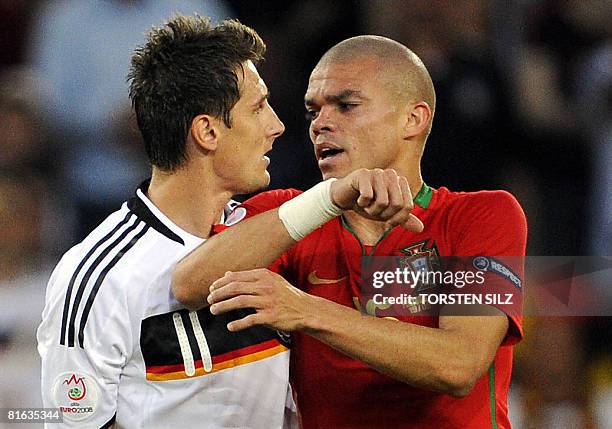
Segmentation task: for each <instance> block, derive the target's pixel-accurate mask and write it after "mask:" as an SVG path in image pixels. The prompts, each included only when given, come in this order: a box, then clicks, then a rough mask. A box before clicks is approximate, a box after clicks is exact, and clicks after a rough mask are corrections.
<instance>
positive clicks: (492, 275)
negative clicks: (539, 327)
mask: <svg viewBox="0 0 612 429" xmlns="http://www.w3.org/2000/svg"><path fill="white" fill-rule="evenodd" d="M469 195H470V196H469V197H466V198H464V199H463V200H462V201H460V202H459V204H461V207H459V208H458V209H457V210H454V211H453V213H455V214H454V215H453V217H452V218H451V219H449V221H450V223H451V225H452V226H453V230H454V231H456V237H454V240H453V242H454V249H453V255H456V256H462V257H469V258H461V259H462V260H467V259H469V260H470V261H471V262H470V264H471V265H472V266H473V267H472V268H476V269H478V270H481V271H483V273H484V278H485V283H484V285H473V286H470V287H465V288H464V289H463V290H462V292H463V293H469V292H472V291H473V290H472V289H477V288H479V287H483V286H484V288H485V289H484V292H485V294H487V295H486V297H487V298H491V299H493V301H492V302H491V305H493V306H494V307H496V308H498V309H499V310H501V311H502V312H504V313H505V314H506V315H507V316H508V318H509V321H510V326H509V328H508V334H507V336H506V339H505V340H504V342H505V343H506V344H508V343H509V344H513V343H516V342H518V341H520V339H521V338H522V336H523V327H522V310H523V287H524V278H525V270H524V262H525V261H524V257H525V248H526V244H527V220H526V217H525V213H524V212H523V209H522V208H521V206H520V204H519V203H518V201H517V200H516V199H515V198H514V197H513V196H512V195H511V194H510V193H508V192H505V191H482V192H477V193H474V194H469ZM479 291H480V292H482V291H483V290H482V289H479ZM495 297H497V298H495ZM510 302H511V304H509V303H510Z"/></svg>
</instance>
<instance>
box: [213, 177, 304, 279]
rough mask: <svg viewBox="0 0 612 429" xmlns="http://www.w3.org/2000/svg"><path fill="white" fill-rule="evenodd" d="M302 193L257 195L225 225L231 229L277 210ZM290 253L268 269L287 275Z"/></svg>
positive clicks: (282, 192) (289, 190) (294, 190)
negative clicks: (244, 220)
mask: <svg viewBox="0 0 612 429" xmlns="http://www.w3.org/2000/svg"><path fill="white" fill-rule="evenodd" d="M301 193H302V191H299V190H297V189H275V190H273V191H267V192H262V193H260V194H257V195H255V196H254V197H251V198H249V199H248V200H246V201H245V202H244V203H242V204H240V205H239V206H237V207H235V208H234V210H232V212H231V213H230V215H229V216H228V217H227V220H226V222H225V225H226V226H228V227H231V226H233V225H235V224H237V223H238V222H240V221H242V220H243V219H248V218H250V217H253V216H255V215H258V214H260V213H264V212H266V211H268V210H272V209H275V208H277V207H279V206H280V205H281V204H283V203H284V202H285V201H289V200H290V199H292V198H295V197H296V196H298V195H299V194H301ZM215 232H221V229H215ZM289 252H290V251H287V252H285V253H283V254H282V255H281V256H280V258H278V259H277V260H276V261H274V262H273V263H272V265H270V266H269V267H268V269H269V270H270V271H274V272H275V273H278V274H281V275H283V274H285V273H286V272H287V269H288V266H289Z"/></svg>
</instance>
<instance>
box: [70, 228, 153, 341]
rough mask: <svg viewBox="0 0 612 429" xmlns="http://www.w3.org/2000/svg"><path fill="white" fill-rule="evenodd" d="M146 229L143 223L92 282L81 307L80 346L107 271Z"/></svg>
mask: <svg viewBox="0 0 612 429" xmlns="http://www.w3.org/2000/svg"><path fill="white" fill-rule="evenodd" d="M148 230H149V225H146V224H145V226H144V228H142V230H141V231H140V232H139V233H138V234H136V235H135V236H134V237H132V239H131V240H130V241H129V242H128V243H127V244H126V245H125V246H123V248H122V249H121V250H120V251H119V253H117V254H116V255H115V257H114V258H113V259H112V260H111V261H110V262H109V263H108V265H107V266H106V267H105V268H104V269H103V270H102V271H101V272H100V274H99V275H98V278H97V280H96V282H95V283H94V286H93V288H92V290H91V292H90V293H89V298H87V303H86V304H85V307H84V308H83V314H82V315H81V323H80V324H79V346H80V347H81V348H83V341H84V338H85V334H84V332H85V325H86V324H87V318H88V317H89V312H90V311H91V307H92V305H93V303H94V300H95V299H96V295H97V294H98V290H100V286H101V285H102V282H103V281H104V279H105V278H106V275H107V274H108V272H109V271H110V270H112V269H113V267H114V266H115V265H116V264H117V262H119V260H121V258H123V257H124V256H125V254H126V253H127V252H129V250H130V249H131V248H132V247H134V245H135V244H136V243H137V242H138V240H140V238H141V237H142V236H143V235H145V234H146V232H147V231H148Z"/></svg>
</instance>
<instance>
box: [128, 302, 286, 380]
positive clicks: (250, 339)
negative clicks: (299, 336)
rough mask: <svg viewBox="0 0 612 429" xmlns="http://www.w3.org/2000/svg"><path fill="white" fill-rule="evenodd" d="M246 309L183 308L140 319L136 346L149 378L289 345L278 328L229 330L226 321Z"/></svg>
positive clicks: (191, 372)
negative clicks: (215, 313) (222, 311)
mask: <svg viewBox="0 0 612 429" xmlns="http://www.w3.org/2000/svg"><path fill="white" fill-rule="evenodd" d="M190 313H191V314H190ZM249 313H250V312H249V311H244V310H241V311H236V312H232V313H228V314H224V315H219V316H213V315H212V314H211V313H210V311H209V310H208V308H205V309H202V310H199V311H197V312H190V311H188V310H187V309H182V310H177V311H173V312H170V313H164V314H159V315H156V316H152V317H149V318H147V319H145V320H143V321H142V324H141V334H140V346H141V350H142V354H143V357H144V361H145V366H146V378H147V380H149V381H166V380H178V379H184V378H192V377H197V376H202V375H208V374H213V373H215V372H218V371H222V370H224V369H228V368H233V367H236V366H240V365H245V364H248V363H252V362H256V361H258V360H262V359H266V358H268V357H271V356H274V355H277V354H279V353H282V352H284V351H286V350H287V349H288V347H289V343H288V342H286V341H285V340H284V339H283V337H281V336H280V335H279V334H278V332H276V331H273V330H271V329H268V328H264V327H254V328H250V329H246V330H244V331H241V332H229V331H228V330H227V324H228V323H229V322H230V321H232V320H236V319H239V318H242V317H244V316H246V315H247V314H249ZM177 319H179V320H178V323H177ZM194 325H195V326H194ZM198 331H199V335H200V340H199V341H198V338H197V337H198ZM202 334H203V337H204V338H202ZM202 348H204V350H202ZM207 357H209V359H210V363H211V366H210V367H209V368H208V369H209V370H208V371H207V370H206V369H205V367H206V365H205V364H204V362H205V360H206V358H207Z"/></svg>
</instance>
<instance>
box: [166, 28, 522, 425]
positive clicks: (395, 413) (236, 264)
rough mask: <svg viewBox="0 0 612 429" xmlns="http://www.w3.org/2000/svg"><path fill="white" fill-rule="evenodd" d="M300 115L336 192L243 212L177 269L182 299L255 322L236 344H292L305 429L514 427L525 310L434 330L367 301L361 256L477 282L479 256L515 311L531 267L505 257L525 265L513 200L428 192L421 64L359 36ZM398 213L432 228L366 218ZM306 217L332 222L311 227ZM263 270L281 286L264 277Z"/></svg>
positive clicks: (286, 195)
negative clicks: (281, 335) (511, 393)
mask: <svg viewBox="0 0 612 429" xmlns="http://www.w3.org/2000/svg"><path fill="white" fill-rule="evenodd" d="M305 104H306V109H307V111H308V115H309V116H310V118H311V122H310V137H311V139H312V142H313V144H314V150H315V153H316V156H317V159H318V162H319V167H320V169H321V172H322V173H323V178H324V179H327V180H326V181H325V182H323V183H324V184H325V183H327V184H328V188H327V189H328V193H327V194H325V193H320V194H317V195H315V194H314V193H313V192H312V190H309V191H306V192H305V193H300V192H298V191H294V190H279V191H270V192H266V193H262V194H259V195H257V196H255V197H253V198H252V199H250V200H248V201H246V202H245V203H244V204H243V205H242V206H241V207H240V208H238V209H236V210H235V212H234V217H233V219H232V218H230V223H231V224H234V223H237V222H238V223H237V225H236V226H233V227H231V228H229V229H227V230H225V231H223V232H222V233H221V234H218V235H216V236H215V237H213V238H211V239H209V240H208V241H207V242H206V243H205V244H204V245H202V246H201V247H200V248H198V249H196V250H195V251H194V252H193V253H192V254H191V255H189V256H188V257H187V258H186V259H185V260H183V261H182V262H181V263H180V264H179V265H178V267H177V270H176V272H175V274H174V279H173V289H174V292H175V295H176V296H177V298H178V299H179V300H180V301H182V302H183V303H184V304H185V305H187V306H188V307H192V308H199V307H202V306H203V305H205V304H206V299H208V301H209V302H210V303H211V304H212V306H211V309H210V310H211V312H212V313H213V314H221V313H225V312H227V311H230V310H234V309H238V308H253V309H254V310H255V311H254V312H253V313H252V314H250V315H248V316H246V317H245V318H243V319H240V320H236V321H234V322H232V323H230V324H229V325H228V327H229V329H230V330H232V331H240V330H243V329H246V328H249V327H252V326H256V325H266V326H271V327H274V328H275V329H280V330H283V331H291V332H292V333H293V334H292V342H293V345H292V351H291V365H292V366H291V372H292V385H293V387H294V393H295V397H296V400H297V403H298V408H299V411H300V414H301V423H302V426H303V427H304V428H487V427H489V428H509V427H510V422H509V419H508V407H507V393H508V388H509V384H510V376H511V368H512V347H513V345H514V344H515V343H516V342H517V341H519V340H520V339H521V337H522V321H521V316H520V303H519V305H518V308H519V311H517V310H516V307H514V311H509V310H508V307H505V306H503V305H500V304H499V303H494V304H492V305H486V304H472V305H466V304H452V305H451V304H449V305H444V306H441V307H440V308H439V309H438V313H437V314H436V315H435V316H430V315H428V316H423V315H421V314H419V311H418V310H419V309H416V310H415V313H414V314H412V313H410V312H406V313H402V314H394V317H393V318H389V317H385V316H386V315H387V313H386V312H385V310H388V308H387V307H388V306H387V307H386V306H381V305H378V304H376V303H375V302H373V301H367V302H365V303H364V302H363V301H362V300H360V295H361V289H360V277H361V259H362V256H367V255H374V256H379V255H397V256H401V257H406V258H408V259H409V260H412V261H416V260H419V261H421V262H422V263H426V264H431V263H433V262H434V261H435V260H436V259H438V258H440V257H444V256H464V257H474V266H476V267H477V268H478V267H482V265H480V264H477V263H476V259H478V257H483V256H484V258H480V262H483V261H484V262H485V265H486V266H488V264H495V267H496V268H495V269H494V270H493V269H491V270H489V272H488V273H487V277H486V279H487V283H486V287H487V288H488V287H490V286H495V288H496V290H504V291H510V292H511V293H512V294H513V295H514V296H515V298H516V299H520V292H521V288H522V277H523V268H522V264H521V263H520V262H516V260H515V262H505V261H506V260H505V259H503V258H504V257H509V256H523V255H524V254H525V245H526V235H527V225H526V220H525V215H524V213H523V211H522V209H521V207H520V205H519V204H518V203H517V201H516V200H515V199H514V197H512V196H511V195H510V194H508V193H507V192H503V191H481V192H474V193H464V192H451V191H449V190H448V189H446V188H438V189H432V188H431V187H429V186H427V185H426V184H425V183H424V181H423V179H422V177H421V170H420V160H421V156H422V153H423V150H424V147H425V142H426V140H427V136H428V135H429V132H430V130H431V126H432V119H433V115H434V110H435V93H434V88H433V84H432V82H431V78H430V76H429V73H428V72H427V70H426V68H425V67H424V65H423V63H422V62H421V60H420V59H419V58H418V57H417V56H416V55H415V54H414V53H413V52H411V51H410V50H409V49H408V48H406V47H405V46H403V45H401V44H399V43H397V42H395V41H392V40H390V39H386V38H383V37H377V36H359V37H355V38H351V39H347V40H345V41H343V42H341V43H339V44H338V45H336V46H334V47H333V48H331V49H330V50H329V51H328V52H327V53H326V54H325V55H324V56H323V58H322V59H321V60H320V61H319V63H318V64H317V66H316V67H315V69H314V71H313V72H312V74H311V76H310V81H309V86H308V90H307V92H306V96H305ZM334 179H338V180H335V181H334ZM317 186H319V185H317ZM409 195H414V199H413V203H411V202H410V201H406V196H409ZM402 205H403V206H406V207H407V208H408V210H411V211H412V213H411V215H412V216H416V217H417V218H418V219H420V220H421V221H422V223H423V225H424V229H422V230H421V229H420V228H418V227H416V225H415V219H414V218H413V217H411V218H408V217H407V216H406V214H405V210H403V211H400V212H398V214H396V215H393V216H404V220H405V221H406V222H405V225H404V226H408V227H409V229H408V228H405V227H404V226H401V225H400V226H394V227H392V222H391V224H390V222H384V221H380V220H373V219H372V217H373V216H382V218H383V219H384V214H385V212H386V211H387V210H391V209H392V208H394V209H395V210H397V207H400V206H402ZM279 206H280V208H277V207H279ZM321 207H324V209H321ZM330 207H331V208H333V209H335V210H336V211H334V210H330ZM340 209H341V210H344V212H343V214H342V216H339V217H333V216H334V214H335V215H337V214H338V213H339V212H338V211H337V210H340ZM328 212H329V213H331V212H333V213H332V214H329V213H328ZM311 213H328V214H329V217H330V219H331V220H330V221H329V222H327V223H325V224H323V226H321V227H319V228H317V225H310V226H309V225H307V224H308V222H306V221H305V217H307V216H308V215H311ZM254 215H256V216H254ZM251 216H253V217H251ZM243 217H251V218H249V219H246V220H244V221H240V220H241V219H242V218H243ZM396 223H397V222H396ZM399 223H402V222H399ZM296 241H297V244H296ZM228 254H231V255H232V258H228V257H227V255H228ZM493 257H494V258H493ZM269 265H271V267H270V268H271V269H272V270H274V271H276V272H278V273H281V274H282V275H283V277H284V278H283V277H281V276H280V275H278V274H276V273H275V272H272V271H270V270H267V269H262V268H259V269H255V268H258V267H266V266H269ZM240 270H242V271H240ZM226 271H228V272H226ZM224 273H225V274H224ZM515 273H516V274H515ZM210 285H212V286H211V287H210V295H209V286H210ZM294 285H295V286H294ZM359 310H361V311H359ZM363 312H365V313H367V315H364V314H363ZM371 316H374V317H371Z"/></svg>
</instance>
